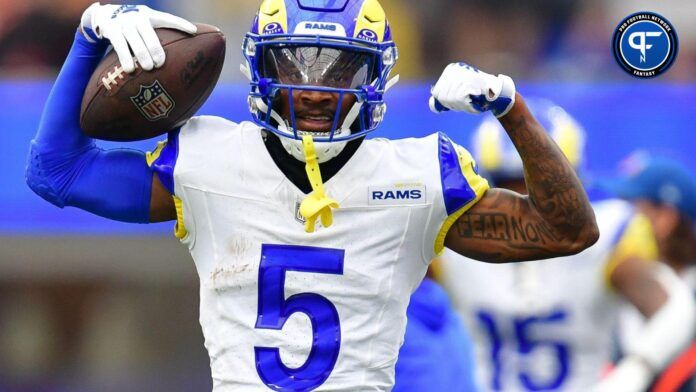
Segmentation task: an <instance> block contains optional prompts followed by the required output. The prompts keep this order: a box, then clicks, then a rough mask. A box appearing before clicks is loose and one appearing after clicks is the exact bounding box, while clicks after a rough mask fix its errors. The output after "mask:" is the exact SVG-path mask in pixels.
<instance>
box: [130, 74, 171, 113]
mask: <svg viewBox="0 0 696 392" xmlns="http://www.w3.org/2000/svg"><path fill="white" fill-rule="evenodd" d="M131 101H133V103H134V104H135V106H136V107H137V108H138V110H140V113H142V115H143V116H145V118H146V119H148V120H150V121H157V120H159V119H161V118H164V117H167V116H169V113H171V111H172V109H174V100H173V99H172V97H171V96H170V95H169V94H168V93H167V91H166V90H165V89H164V88H163V87H162V85H161V84H160V82H159V80H155V82H154V83H152V84H151V85H149V86H140V91H139V92H138V95H136V96H135V97H131Z"/></svg>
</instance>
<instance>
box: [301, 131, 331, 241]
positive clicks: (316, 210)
mask: <svg viewBox="0 0 696 392" xmlns="http://www.w3.org/2000/svg"><path fill="white" fill-rule="evenodd" d="M302 146H303V147H304V153H305V160H306V163H307V164H306V165H305V170H306V171H307V177H308V178H309V183H310V184H311V185H312V193H310V194H309V195H308V196H307V197H306V198H305V199H304V200H302V204H300V215H302V217H303V218H305V219H306V223H305V231H306V232H307V233H313V232H314V230H315V223H316V220H317V218H319V217H321V224H322V225H323V226H324V227H329V226H331V225H332V224H333V212H332V209H335V208H338V207H339V206H338V202H337V201H336V200H334V199H332V198H330V197H328V196H326V193H325V192H324V182H323V181H322V180H321V172H320V171H319V163H318V162H317V154H316V152H315V151H314V139H313V138H312V136H310V135H305V136H303V137H302Z"/></svg>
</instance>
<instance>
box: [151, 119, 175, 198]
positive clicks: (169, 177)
mask: <svg viewBox="0 0 696 392" xmlns="http://www.w3.org/2000/svg"><path fill="white" fill-rule="evenodd" d="M180 130H181V128H177V129H175V130H173V131H171V132H169V134H168V135H167V145H166V146H164V148H163V149H162V152H161V153H160V156H159V157H158V158H157V159H156V160H155V161H154V162H153V163H152V170H153V171H154V172H155V173H157V177H158V178H159V180H160V182H161V183H162V185H164V187H165V188H166V189H167V190H168V191H169V193H171V194H172V195H173V194H174V166H175V165H176V159H177V158H178V157H179V131H180Z"/></svg>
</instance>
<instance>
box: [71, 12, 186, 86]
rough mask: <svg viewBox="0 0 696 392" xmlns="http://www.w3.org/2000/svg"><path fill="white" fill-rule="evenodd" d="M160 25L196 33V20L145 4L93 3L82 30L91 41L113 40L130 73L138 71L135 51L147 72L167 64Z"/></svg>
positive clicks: (124, 68)
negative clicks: (136, 69) (158, 32)
mask: <svg viewBox="0 0 696 392" xmlns="http://www.w3.org/2000/svg"><path fill="white" fill-rule="evenodd" d="M159 27H166V28H170V29H176V30H181V31H183V32H186V33H189V34H194V33H195V32H196V26H195V25H194V24H193V23H191V22H189V21H187V20H185V19H182V18H180V17H178V16H174V15H171V14H167V13H165V12H160V11H155V10H153V9H151V8H150V7H148V6H144V5H114V4H105V5H101V4H99V3H94V4H92V5H91V6H89V8H87V9H86V10H85V12H84V13H83V14H82V21H81V23H80V31H82V34H84V36H85V37H86V38H87V39H88V40H89V41H91V42H96V41H99V40H101V39H103V38H105V39H108V40H109V42H111V45H112V46H113V47H114V51H115V52H116V54H117V55H118V60H119V62H120V63H121V67H123V70H124V71H126V72H129V73H130V72H133V71H134V70H135V61H134V60H133V54H134V55H135V58H136V59H137V61H138V64H140V66H141V67H142V68H143V69H144V70H146V71H149V70H151V69H153V68H154V67H161V66H162V65H163V64H164V59H165V54H164V49H162V45H161V44H160V42H159V39H158V38H157V34H155V29H156V28H159ZM131 51H132V53H133V54H131Z"/></svg>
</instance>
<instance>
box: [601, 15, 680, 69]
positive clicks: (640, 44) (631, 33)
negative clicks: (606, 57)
mask: <svg viewBox="0 0 696 392" xmlns="http://www.w3.org/2000/svg"><path fill="white" fill-rule="evenodd" d="M612 44H613V48H614V57H615V58H616V61H617V62H618V63H619V65H620V66H621V68H623V69H624V70H625V71H626V72H628V73H629V74H631V75H633V76H636V77H639V78H654V77H656V76H658V75H660V74H661V73H663V72H665V71H667V69H669V67H670V66H672V64H673V63H674V60H675V59H676V58H677V52H678V50H679V41H678V39H677V33H676V31H675V30H674V26H672V24H671V23H670V22H669V21H668V20H667V19H665V18H663V17H662V16H660V15H658V14H656V13H654V12H638V13H635V14H633V15H629V16H628V17H626V18H625V19H624V20H622V21H621V23H619V25H618V26H617V27H616V31H614V38H613V40H612Z"/></svg>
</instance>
